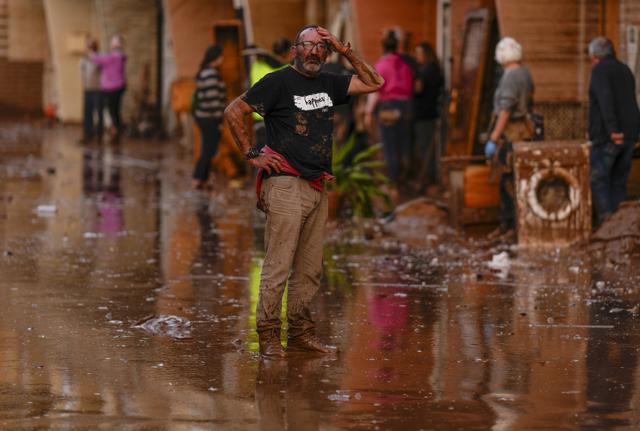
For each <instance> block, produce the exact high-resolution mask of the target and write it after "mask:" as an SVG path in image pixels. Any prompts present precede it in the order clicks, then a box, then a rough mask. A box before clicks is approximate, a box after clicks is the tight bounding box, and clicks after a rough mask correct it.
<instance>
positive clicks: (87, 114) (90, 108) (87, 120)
mask: <svg viewBox="0 0 640 431" xmlns="http://www.w3.org/2000/svg"><path fill="white" fill-rule="evenodd" d="M102 109H103V103H102V92H101V91H100V90H85V92H84V112H83V119H82V120H83V121H82V124H83V128H82V130H83V136H82V137H83V138H84V139H91V138H92V137H93V135H94V132H95V135H96V136H97V137H98V139H101V138H102V129H103V123H102V118H103V117H102ZM96 113H97V114H98V124H97V126H96V128H95V130H94V127H93V125H94V119H95V117H94V115H95V114H96Z"/></svg>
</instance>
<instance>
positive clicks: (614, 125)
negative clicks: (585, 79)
mask: <svg viewBox="0 0 640 431" xmlns="http://www.w3.org/2000/svg"><path fill="white" fill-rule="evenodd" d="M589 55H590V56H591V62H592V64H593V69H592V71H591V83H590V85H589V139H590V140H591V144H592V146H591V154H590V158H591V191H592V194H593V207H594V210H595V216H596V223H597V224H600V223H602V221H603V220H604V219H606V218H607V217H608V216H609V215H610V214H611V213H613V212H615V211H616V210H617V209H618V206H619V205H620V203H621V202H622V201H623V200H624V199H625V195H626V192H627V178H628V177H629V171H630V169H631V158H632V156H633V149H634V145H635V141H636V139H637V138H638V129H639V127H640V114H639V113H638V104H637V102H636V89H635V79H634V77H633V74H632V73H631V70H629V68H628V67H627V66H626V65H625V64H624V63H622V62H620V61H618V59H617V58H616V55H615V51H614V49H613V45H612V44H611V41H609V40H608V39H606V38H604V37H598V38H595V39H594V40H593V41H591V43H590V44H589Z"/></svg>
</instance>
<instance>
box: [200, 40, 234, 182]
mask: <svg viewBox="0 0 640 431" xmlns="http://www.w3.org/2000/svg"><path fill="white" fill-rule="evenodd" d="M223 59H224V58H223V56H222V46H220V45H218V44H216V45H212V46H210V47H209V48H207V50H206V51H205V53H204V57H203V59H202V62H201V63H200V70H199V71H198V75H197V76H196V97H195V106H194V112H193V116H194V117H195V119H196V123H197V124H198V128H199V129H200V134H201V136H202V139H201V142H202V146H201V149H200V157H199V158H198V161H197V162H196V166H195V168H194V170H193V187H194V188H197V189H199V188H202V187H204V185H205V184H206V182H207V180H208V179H209V172H210V171H211V159H212V158H213V156H215V155H216V152H217V151H218V143H219V142H220V136H221V133H220V128H221V127H222V121H223V113H224V107H225V103H226V100H227V87H226V85H225V83H224V82H223V81H222V78H221V76H220V72H219V71H218V67H220V65H221V64H222V61H223Z"/></svg>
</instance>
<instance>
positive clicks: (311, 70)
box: [294, 54, 324, 76]
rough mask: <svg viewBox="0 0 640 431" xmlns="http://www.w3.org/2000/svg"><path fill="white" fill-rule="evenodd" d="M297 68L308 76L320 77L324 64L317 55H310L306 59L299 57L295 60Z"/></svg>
mask: <svg viewBox="0 0 640 431" xmlns="http://www.w3.org/2000/svg"><path fill="white" fill-rule="evenodd" d="M294 64H295V66H296V67H297V68H298V69H299V70H300V71H302V72H304V73H306V74H307V75H312V76H314V75H318V74H319V73H320V71H321V70H322V65H323V64H324V62H323V61H322V60H321V59H320V57H318V56H317V55H313V54H309V55H308V56H307V57H306V58H305V57H302V56H301V55H297V56H296V57H295V59H294Z"/></svg>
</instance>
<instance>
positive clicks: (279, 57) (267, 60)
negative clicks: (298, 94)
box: [245, 38, 291, 150]
mask: <svg viewBox="0 0 640 431" xmlns="http://www.w3.org/2000/svg"><path fill="white" fill-rule="evenodd" d="M272 50H273V55H271V54H269V53H267V52H266V51H265V50H263V49H261V48H253V49H249V50H245V51H247V52H255V54H256V57H257V58H256V61H254V62H253V64H252V65H251V69H250V70H249V83H250V84H251V85H254V84H255V83H257V82H258V81H260V80H261V79H262V78H264V77H265V75H267V74H268V73H271V72H275V71H276V70H279V69H282V68H283V67H285V66H287V65H288V64H289V63H290V62H291V42H290V41H289V39H286V38H282V39H278V40H276V41H275V42H273V49H272ZM252 117H253V130H254V132H255V135H256V141H255V147H256V148H257V149H258V150H261V149H262V147H264V146H265V145H267V129H266V128H265V126H264V121H263V119H262V115H260V114H258V113H257V112H254V113H253V114H252Z"/></svg>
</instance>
